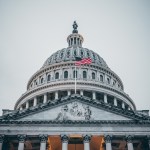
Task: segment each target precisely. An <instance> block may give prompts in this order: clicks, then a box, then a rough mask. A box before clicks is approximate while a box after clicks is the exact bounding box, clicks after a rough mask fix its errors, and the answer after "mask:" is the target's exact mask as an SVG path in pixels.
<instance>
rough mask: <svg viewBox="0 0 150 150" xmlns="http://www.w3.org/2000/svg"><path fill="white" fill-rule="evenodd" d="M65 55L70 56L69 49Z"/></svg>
mask: <svg viewBox="0 0 150 150" xmlns="http://www.w3.org/2000/svg"><path fill="white" fill-rule="evenodd" d="M67 57H68V58H69V57H70V51H69V50H68V52H67Z"/></svg>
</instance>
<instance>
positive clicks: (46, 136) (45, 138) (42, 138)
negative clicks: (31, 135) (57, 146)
mask: <svg viewBox="0 0 150 150" xmlns="http://www.w3.org/2000/svg"><path fill="white" fill-rule="evenodd" d="M39 138H40V141H41V143H45V142H46V141H47V138H48V135H45V134H40V135H39Z"/></svg>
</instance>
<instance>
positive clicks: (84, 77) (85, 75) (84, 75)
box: [83, 71, 87, 79]
mask: <svg viewBox="0 0 150 150" xmlns="http://www.w3.org/2000/svg"><path fill="white" fill-rule="evenodd" d="M86 78H87V73H86V71H83V79H86Z"/></svg>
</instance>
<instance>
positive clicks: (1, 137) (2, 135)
mask: <svg viewBox="0 0 150 150" xmlns="http://www.w3.org/2000/svg"><path fill="white" fill-rule="evenodd" d="M4 137H5V135H4V134H0V143H3V141H4Z"/></svg>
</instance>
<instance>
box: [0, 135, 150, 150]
mask: <svg viewBox="0 0 150 150" xmlns="http://www.w3.org/2000/svg"><path fill="white" fill-rule="evenodd" d="M91 137H92V136H91V135H84V136H83V137H82V138H83V144H84V150H90V140H91ZM17 138H18V142H19V144H18V150H24V143H25V140H26V138H27V136H26V135H18V136H17ZM60 138H61V142H62V150H68V142H69V136H67V135H61V136H60ZM39 139H40V150H46V144H47V140H48V135H44V134H41V135H39ZM125 139H126V143H127V150H134V148H133V139H134V137H133V136H132V135H128V136H126V138H125ZM4 140H5V136H4V135H0V150H2V146H3V141H4ZM147 140H148V145H149V149H150V136H147ZM104 141H105V149H106V150H112V136H111V135H104Z"/></svg>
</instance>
